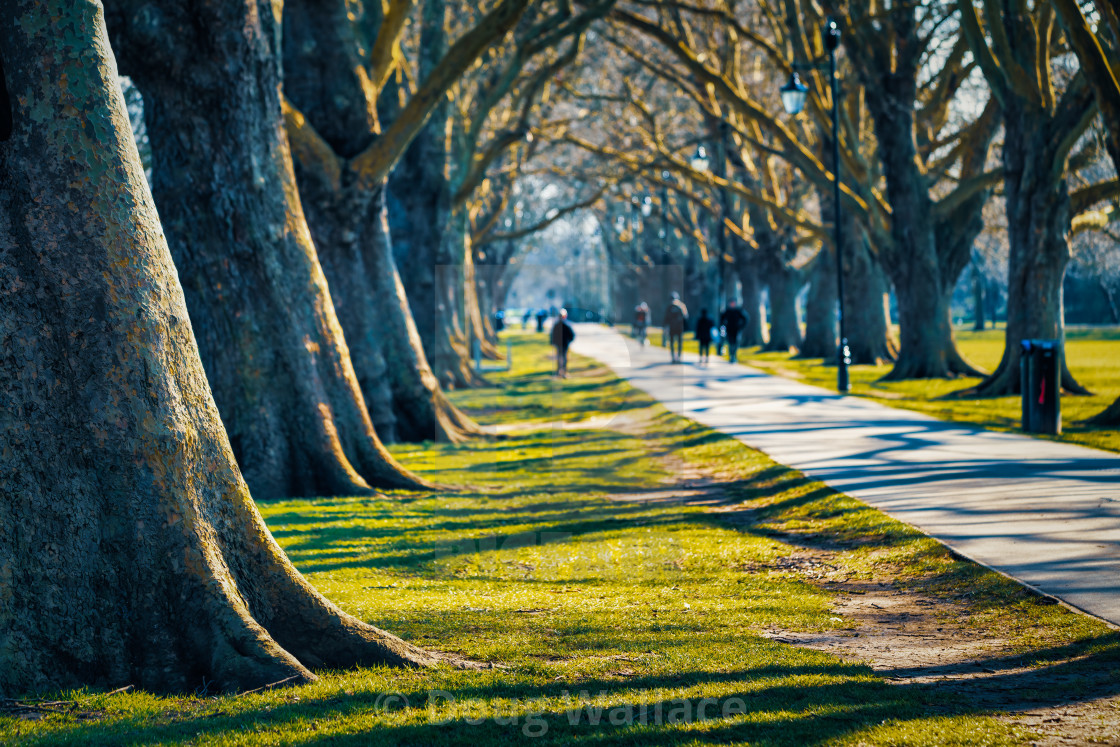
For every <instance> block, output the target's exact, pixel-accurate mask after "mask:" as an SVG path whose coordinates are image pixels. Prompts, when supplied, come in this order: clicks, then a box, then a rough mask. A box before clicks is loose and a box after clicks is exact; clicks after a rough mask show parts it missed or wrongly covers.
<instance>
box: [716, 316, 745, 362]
mask: <svg viewBox="0 0 1120 747" xmlns="http://www.w3.org/2000/svg"><path fill="white" fill-rule="evenodd" d="M719 324H720V326H721V327H723V328H724V329H725V330H727V360H729V361H731V362H732V363H738V362H739V333H740V332H742V331H743V330H744V329H745V328H746V326H747V316H746V314H744V313H743V312H742V311H741V310H740V309H739V307H738V306H736V304H735V302H734V301H728V302H727V308H726V309H724V310H723V313H722V314H720V317H719Z"/></svg>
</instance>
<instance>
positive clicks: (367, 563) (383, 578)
mask: <svg viewBox="0 0 1120 747" xmlns="http://www.w3.org/2000/svg"><path fill="white" fill-rule="evenodd" d="M514 340H515V344H516V352H515V366H514V368H513V370H512V371H510V372H508V373H502V374H494V375H493V380H494V382H495V383H496V384H497V385H498V386H497V387H495V388H491V389H486V390H476V391H469V392H459V393H456V394H455V397H456V399H457V400H458V402H459V403H460V404H462V405H464V406H467V407H471V408H474V411H475V412H476V413H477V416H478V418H479V420H480V421H482V422H484V423H487V424H495V425H502V426H503V427H505V428H506V429H507V432H506V435H505V437H504V438H501V439H493V440H479V441H474V442H471V443H468V444H465V445H460V446H449V445H435V444H421V445H402V446H396V447H394V449H393V450H394V452H395V454H396V455H397V456H398V457H399V458H400V459H401V460H402V462H404V463H405V464H406V465H407V466H409V467H410V468H411V469H414V470H416V471H417V472H419V473H421V474H423V475H424V476H425V477H429V478H431V479H433V480H436V481H438V482H440V483H444V484H448V483H451V484H459V485H465V486H469V487H467V488H465V489H464V490H461V491H459V492H442V493H436V494H415V493H398V494H393V495H390V496H388V497H387V498H385V499H380V500H377V499H359V498H334V499H320V500H286V501H272V502H265V503H262V504H261V506H260V507H261V511H262V512H263V514H264V516H265V518H266V520H267V522H268V524H269V526H270V527H271V529H272V531H273V533H274V534H275V536H276V538H277V540H278V541H279V542H280V543H281V544H282V545H283V546H284V548H285V549H286V551H287V552H288V553H289V555H290V557H291V558H292V560H293V562H294V563H295V564H296V565H297V566H298V567H299V568H300V569H301V570H302V571H303V572H304V573H305V574H307V576H308V578H309V579H310V580H311V582H312V583H314V584H315V585H316V586H317V587H318V588H319V589H321V590H322V591H323V592H324V593H325V594H326V595H327V596H328V597H330V598H331V599H333V600H335V601H336V602H338V603H339V604H340V605H341V606H342V607H343V608H344V609H346V610H347V611H349V612H351V613H353V614H355V615H357V616H359V617H361V618H363V619H366V620H369V621H371V622H373V623H375V624H377V625H379V626H381V627H384V628H386V629H388V630H390V631H393V632H395V633H397V634H399V635H401V636H402V637H404V638H406V639H407V640H410V641H412V642H415V643H417V644H418V645H421V646H425V647H429V648H432V649H436V650H440V651H445V652H454V653H456V654H459V655H461V656H464V657H467V658H469V659H471V660H475V661H482V662H490V663H492V664H493V666H492V667H489V668H485V669H481V670H463V669H452V668H450V667H447V666H441V667H440V668H436V669H432V670H424V671H399V670H392V669H387V668H365V669H356V670H352V671H342V672H321V673H320V674H321V676H322V679H321V681H320V682H318V683H316V684H313V685H309V686H305V687H298V688H291V689H286V690H279V691H273V692H265V693H257V694H250V695H245V696H240V697H239V696H234V695H208V694H204V693H198V694H195V695H191V696H181V697H157V696H154V695H149V694H144V693H126V694H119V695H111V696H110V695H105V694H99V693H96V692H92V691H78V692H66V693H55V694H50V695H48V697H49V698H50V699H52V700H57V701H59V702H60V703H61V705H54V706H52V707H51V709H50V710H44V711H42V712H40V713H39V714H38V716H39V717H38V718H36V719H34V720H28V719H21V718H18V717H16V716H14V715H12V714H11V713H9V715H0V743H21V744H141V743H143V744H184V743H190V744H223V745H225V744H228V745H240V744H254V745H255V744H318V743H326V744H338V745H366V744H378V745H380V744H385V745H389V744H412V745H428V744H470V745H475V746H477V747H483V746H484V745H499V744H508V743H511V742H532V743H536V744H588V745H591V744H594V745H599V744H618V745H639V744H640V745H670V744H673V745H677V744H680V745H712V744H747V743H750V744H764V745H806V744H828V745H833V744H835V745H856V744H899V745H901V744H907V745H910V744H913V745H920V744H929V745H934V744H936V745H944V744H977V745H979V744H985V745H995V744H1028V743H1030V741H1031V739H1032V735H1031V733H1030V732H1029V731H1027V730H1026V729H1024V728H1023V727H1020V726H1016V725H1013V724H1010V723H1008V722H1006V721H1005V720H1001V719H999V718H997V717H998V716H999V714H1000V713H1001V712H1002V710H1001V708H1000V707H999V706H994V705H992V702H991V700H985V699H984V698H977V697H974V695H970V694H968V693H965V692H963V691H960V690H953V689H950V688H938V687H936V686H928V685H914V684H905V683H903V684H892V683H890V682H888V681H887V680H886V679H884V678H883V677H880V676H879V675H877V674H875V673H874V672H873V671H872V670H871V669H870V668H869V667H868V666H866V665H863V664H858V663H849V662H845V661H843V660H841V659H839V658H837V657H835V656H832V655H829V654H827V653H822V652H818V651H813V650H809V649H806V648H801V647H796V646H792V645H789V644H786V643H780V642H777V641H774V640H770V639H768V638H767V637H764V636H763V635H761V633H762V632H763V631H766V630H773V629H778V630H785V631H829V630H843V629H847V628H850V627H852V625H853V623H852V621H850V620H846V619H845V618H843V617H841V616H838V614H837V613H836V612H835V611H834V604H835V600H836V598H837V594H838V593H839V592H837V591H836V590H835V589H834V588H832V587H831V586H830V583H829V582H828V581H827V580H821V579H815V578H812V577H809V576H806V575H805V574H803V573H799V572H798V571H797V569H796V568H791V567H790V566H788V565H787V564H783V563H782V562H781V559H782V558H786V557H788V556H790V555H791V553H794V552H795V551H797V550H798V548H801V547H803V546H805V545H813V544H814V543H816V544H822V543H823V544H824V545H827V546H828V547H829V548H832V550H833V551H835V552H836V556H835V558H834V559H833V560H832V563H833V564H834V565H835V567H836V568H837V572H838V573H839V574H840V575H842V576H843V577H845V578H849V579H850V578H856V579H859V578H867V579H873V578H889V579H891V582H890V583H891V585H892V586H893V587H896V588H898V589H901V590H912V591H920V592H921V593H923V594H927V595H931V596H932V597H934V598H936V599H941V600H944V601H945V602H946V604H948V603H949V602H951V603H952V604H953V605H954V607H953V609H954V610H959V609H964V610H966V611H967V615H968V616H969V620H970V623H969V624H970V625H971V626H973V627H972V635H974V636H975V637H976V639H977V640H986V639H991V640H993V641H995V640H998V641H1000V642H1001V643H1000V646H1001V649H1000V651H1001V653H1000V655H999V656H1000V657H1001V660H1002V659H1005V658H1006V657H1007V656H1009V655H1010V656H1012V657H1013V658H1014V659H1015V661H1016V662H1018V663H1019V665H1021V666H1022V667H1025V668H1026V669H1029V670H1031V671H1032V672H1034V673H1036V674H1037V673H1038V672H1043V673H1045V672H1047V671H1049V668H1052V669H1053V671H1054V674H1055V680H1054V682H1053V684H1052V686H1046V687H1039V686H1038V685H1037V684H1035V685H1032V686H1031V687H1032V690H1031V697H1037V698H1039V699H1041V700H1042V701H1045V702H1053V703H1060V702H1064V699H1068V698H1073V699H1078V698H1088V697H1091V696H1093V697H1096V696H1102V695H1114V694H1116V693H1117V692H1120V681H1118V680H1117V678H1116V677H1115V675H1114V672H1115V671H1117V670H1118V669H1120V636H1118V635H1117V634H1116V633H1115V632H1112V631H1110V630H1109V629H1107V628H1106V627H1105V626H1104V625H1103V624H1101V623H1099V622H1097V621H1095V620H1093V619H1091V618H1088V617H1085V616H1082V615H1078V614H1074V613H1071V612H1069V611H1067V610H1065V609H1064V608H1062V607H1060V606H1055V605H1050V604H1040V603H1039V601H1040V600H1039V598H1038V597H1036V596H1033V595H1032V594H1030V593H1028V592H1027V591H1026V590H1024V589H1023V588H1022V587H1020V586H1019V585H1017V584H1015V583H1013V582H1010V581H1008V580H1007V579H1005V578H1003V577H1001V576H999V575H997V574H994V573H991V572H988V571H985V570H983V569H981V568H979V567H978V566H976V565H974V564H972V563H969V562H965V561H962V560H960V559H958V558H955V557H954V556H952V555H951V554H949V553H948V552H947V551H946V550H945V549H944V548H943V547H942V546H941V545H940V544H938V543H936V542H934V541H932V540H930V539H928V538H926V537H924V536H923V535H921V534H919V533H918V532H916V531H914V530H912V529H910V528H908V527H906V526H905V525H902V524H900V523H898V522H896V521H893V520H891V519H889V518H887V517H886V516H885V515H883V514H881V513H879V512H878V511H875V510H873V509H870V508H868V507H867V506H865V505H863V504H861V503H858V502H857V501H854V500H852V499H850V498H848V497H846V496H843V495H838V494H836V493H834V492H833V491H831V490H830V489H828V488H827V487H825V486H824V485H822V484H820V483H814V482H810V481H808V480H807V479H805V478H804V477H803V476H801V475H800V474H799V473H797V472H794V471H792V470H789V469H787V468H785V467H782V466H780V465H777V464H775V463H773V462H772V461H770V460H769V459H768V458H766V457H765V456H763V455H761V454H759V453H758V452H754V451H752V450H750V449H748V448H746V447H745V446H743V445H742V444H740V443H738V442H737V441H734V440H733V439H730V438H727V437H724V436H722V435H720V434H717V433H715V432H713V431H711V430H709V429H707V428H704V427H702V426H699V425H697V424H694V423H691V422H690V421H685V420H683V419H681V418H679V417H677V416H675V415H672V414H670V413H669V412H667V411H666V410H665V409H664V408H662V407H661V406H659V405H656V404H655V403H653V402H651V401H650V400H649V399H648V398H646V397H645V395H643V394H641V393H639V392H636V391H634V390H632V389H631V388H629V386H628V385H626V384H624V383H622V382H620V381H618V380H617V379H616V378H615V377H614V376H613V375H611V374H610V373H609V372H608V371H606V370H605V369H603V368H601V367H598V366H597V365H595V364H593V363H592V362H590V361H587V360H585V359H577V360H576V361H574V363H573V367H572V368H573V375H572V378H570V379H568V380H565V381H556V380H554V379H552V378H551V377H550V376H549V375H548V373H547V372H548V369H549V361H548V359H547V348H546V347H545V346H544V344H543V342H542V341H541V340H540V338H535V337H532V336H529V335H516V336H515V337H514ZM587 418H595V420H594V421H593V422H595V423H598V426H597V427H596V428H594V429H579V428H575V427H571V421H573V420H577V419H587ZM608 420H610V422H607V421H608ZM524 421H535V423H536V424H535V425H533V424H532V422H530V423H529V424H528V425H527V426H526V427H524V428H522V429H518V428H517V427H516V424H517V423H522V424H524ZM545 421H548V423H545ZM565 422H566V423H568V424H569V425H568V427H561V426H560V425H557V424H559V423H565ZM681 470H691V471H696V472H703V473H706V474H708V475H712V476H715V477H716V478H717V479H718V480H719V481H721V485H720V486H719V487H720V488H721V489H722V492H721V493H719V499H718V507H719V509H720V510H719V511H718V512H713V511H711V510H710V507H709V506H703V505H681V504H675V503H665V502H658V501H656V500H652V498H653V497H655V496H657V495H659V494H661V493H663V492H664V491H665V490H666V489H667V488H671V486H672V484H673V483H674V481H675V479H676V478H675V476H674V473H675V472H679V471H681ZM643 494H648V497H649V498H650V500H643ZM620 497H628V498H629V500H616V499H618V498H620ZM947 614H948V613H947ZM953 614H954V615H957V614H959V613H958V612H953ZM1008 652H1010V654H1009V653H1008ZM994 658H996V657H995V655H994V654H993V659H994ZM1102 673H1103V674H1102ZM1019 676H1021V675H1019V674H1015V673H1009V674H1007V675H1006V676H1005V677H1001V678H999V679H1001V681H1000V682H999V683H998V684H999V687H1002V688H1005V689H1010V690H1012V691H1013V690H1015V689H1016V686H1017V682H1018V681H1017V680H1016V679H1015V678H1016V677H1019ZM1018 697H1019V694H1017V695H1016V698H1018Z"/></svg>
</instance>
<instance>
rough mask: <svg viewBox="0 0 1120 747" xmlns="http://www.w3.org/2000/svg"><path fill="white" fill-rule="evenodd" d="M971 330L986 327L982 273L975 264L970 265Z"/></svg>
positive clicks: (981, 330)
mask: <svg viewBox="0 0 1120 747" xmlns="http://www.w3.org/2000/svg"><path fill="white" fill-rule="evenodd" d="M972 316H973V320H972V331H973V332H983V331H984V330H985V329H987V328H988V323H987V317H986V316H985V308H984V275H983V274H982V273H981V272H980V268H979V266H977V265H975V264H974V265H973V266H972Z"/></svg>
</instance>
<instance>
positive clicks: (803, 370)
mask: <svg viewBox="0 0 1120 747" xmlns="http://www.w3.org/2000/svg"><path fill="white" fill-rule="evenodd" d="M689 338H691V335H686V339H685V349H686V350H690V351H691V352H693V353H695V352H696V351H697V346H696V341H695V340H693V339H689ZM956 339H957V344H958V346H959V348H960V350H961V353H963V354H964V356H965V357H966V358H967V359H968V360H970V361H971V362H972V363H973V365H975V366H977V367H979V368H981V369H982V370H985V371H992V370H994V369H995V367H996V365H997V364H998V363H999V360H1000V356H1002V355H1003V342H1004V332H1003V330H1002V329H1000V330H987V331H984V332H973V331H971V330H957V331H956ZM650 343H651V344H660V343H661V331H660V330H656V329H655V330H652V332H651V335H650ZM1066 357H1067V359H1068V362H1069V368H1070V371H1072V372H1073V375H1074V376H1075V377H1076V378H1077V380H1078V381H1080V382H1081V383H1082V384H1083V385H1084V386H1086V387H1088V388H1089V390H1090V391H1092V392H1093V395H1092V396H1090V397H1079V396H1070V395H1064V396H1063V397H1062V421H1063V424H1062V429H1063V432H1062V435H1061V436H1057V437H1056V438H1057V439H1059V440H1062V441H1070V442H1073V443H1081V444H1085V445H1087V446H1094V447H1096V448H1098V449H1108V450H1111V451H1120V431H1118V430H1116V429H1115V428H1099V427H1096V426H1089V425H1086V424H1085V423H1084V422H1083V421H1084V420H1085V419H1087V418H1089V417H1091V416H1093V415H1096V414H1097V413H1098V412H1100V411H1101V410H1104V409H1105V408H1106V407H1108V406H1109V405H1110V404H1112V402H1113V401H1114V400H1115V399H1116V398H1117V397H1120V328H1118V327H1072V328H1069V329H1067V330H1066ZM739 362H740V363H744V364H747V365H750V366H754V367H756V368H760V369H763V370H765V371H768V372H770V373H774V374H777V375H779V376H786V377H789V378H795V379H799V380H801V381H804V382H805V383H806V384H812V385H814V386H819V387H824V388H826V389H832V390H833V391H835V390H836V366H835V364H833V365H824V363H823V362H822V361H821V360H820V359H807V360H801V359H798V358H796V357H794V356H792V355H790V354H789V353H765V352H762V351H761V350H760V349H759V348H746V349H742V350H740V351H739ZM830 362H831V361H830ZM890 369H891V367H890V366H889V365H884V366H853V367H851V369H850V371H849V373H850V378H851V391H852V394H855V395H857V396H861V397H872V398H875V399H877V400H879V401H881V402H882V403H883V404H886V405H890V406H892V407H903V408H906V409H909V410H917V411H919V412H924V413H926V414H928V415H932V416H934V417H937V418H941V419H943V420H953V421H957V422H964V423H975V424H977V425H982V426H985V427H987V428H993V429H996V430H1012V431H1018V430H1020V418H1021V415H1022V406H1021V404H1020V401H1019V397H1018V396H1013V397H986V398H977V397H960V396H956V394H955V393H957V392H960V391H962V390H965V389H968V388H969V387H972V386H974V385H975V384H977V383H979V382H980V379H978V378H968V377H965V378H958V379H917V380H913V381H900V382H882V381H879V379H880V378H882V376H883V375H884V374H886V373H887V372H888V371H890ZM1046 438H1048V437H1046Z"/></svg>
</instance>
